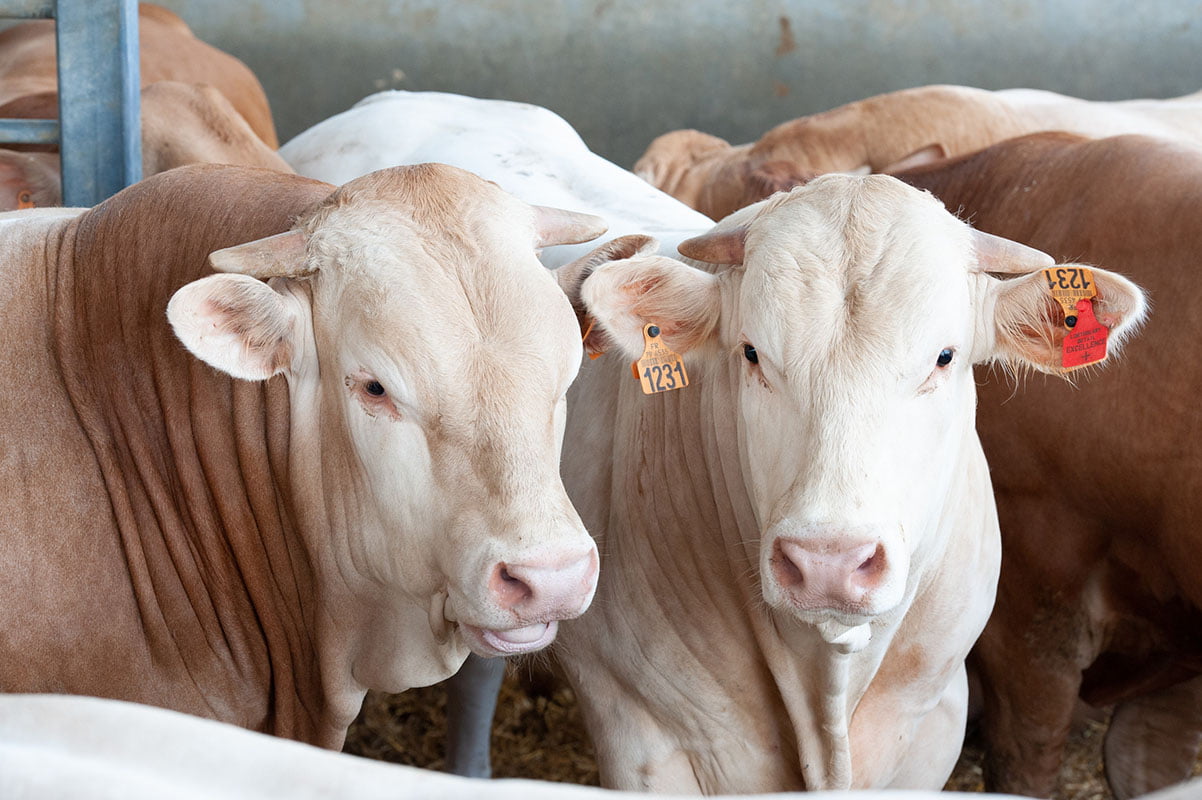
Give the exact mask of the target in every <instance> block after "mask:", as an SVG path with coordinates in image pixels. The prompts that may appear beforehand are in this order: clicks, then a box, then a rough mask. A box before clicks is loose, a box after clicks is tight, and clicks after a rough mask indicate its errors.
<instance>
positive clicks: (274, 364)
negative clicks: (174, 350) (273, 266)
mask: <svg viewBox="0 0 1202 800" xmlns="http://www.w3.org/2000/svg"><path fill="white" fill-rule="evenodd" d="M280 282H281V283H287V281H284V280H281V281H280ZM303 311H304V309H303V308H302V306H301V303H300V302H299V301H298V300H297V298H296V296H295V295H293V294H291V293H283V292H279V291H276V289H275V288H274V287H273V286H271V285H268V284H266V283H264V282H263V281H260V280H257V279H255V278H252V277H250V276H248V275H210V276H208V277H207V278H201V279H200V280H198V281H193V282H192V283H189V284H187V285H186V286H184V287H183V288H181V289H179V290H178V291H177V292H176V293H175V294H174V295H173V296H172V298H171V302H170V303H168V304H167V319H168V321H170V323H171V327H172V328H173V329H174V330H175V335H176V336H178V337H179V339H180V341H181V342H183V343H184V346H185V347H187V348H188V350H190V351H191V352H192V353H193V355H195V356H196V357H197V358H199V359H201V360H202V361H204V362H205V363H207V364H209V365H211V366H214V367H216V368H217V369H219V370H221V371H222V372H225V373H227V374H229V375H232V376H234V377H235V378H242V379H243V380H249V381H257V380H265V379H267V378H270V377H271V376H272V375H275V374H276V373H278V372H283V371H284V370H286V369H288V367H289V366H290V365H291V363H292V354H293V352H294V350H295V347H296V340H297V337H298V336H299V330H300V324H301V320H302V319H303Z"/></svg>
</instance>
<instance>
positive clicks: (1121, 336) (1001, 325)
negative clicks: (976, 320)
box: [977, 265, 1148, 375]
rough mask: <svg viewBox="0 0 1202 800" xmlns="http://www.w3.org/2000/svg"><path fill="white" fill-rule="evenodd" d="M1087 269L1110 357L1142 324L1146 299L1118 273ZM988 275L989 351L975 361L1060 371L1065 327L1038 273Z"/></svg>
mask: <svg viewBox="0 0 1202 800" xmlns="http://www.w3.org/2000/svg"><path fill="white" fill-rule="evenodd" d="M1072 266H1079V265H1072ZM1089 269H1090V271H1091V272H1092V273H1093V278H1094V284H1095V286H1096V287H1097V296H1095V297H1094V298H1093V309H1094V314H1095V316H1096V317H1097V319H1098V321H1099V322H1100V323H1102V324H1103V325H1104V326H1106V327H1107V328H1109V329H1110V330H1109V335H1108V341H1107V351H1108V354H1109V356H1115V355H1117V354H1118V353H1119V351H1120V350H1121V349H1122V347H1123V344H1124V343H1125V341H1126V340H1127V338H1128V337H1129V336H1130V335H1131V334H1132V333H1134V332H1135V331H1136V330H1138V329H1139V326H1140V324H1142V322H1143V320H1144V317H1145V316H1146V315H1147V308H1148V303H1147V299H1146V297H1145V295H1144V292H1143V290H1142V289H1140V287H1139V286H1137V285H1135V284H1134V283H1133V282H1131V281H1130V280H1128V279H1127V278H1124V277H1123V276H1122V275H1119V274H1117V273H1114V272H1110V271H1109V270H1104V269H1099V268H1097V267H1090V268H1089ZM989 280H990V290H991V291H992V292H993V293H994V295H995V298H994V303H993V315H992V317H993V318H992V320H991V322H992V324H993V330H994V341H993V352H992V353H990V354H988V356H987V358H984V359H977V360H989V359H996V360H999V361H1002V362H1004V363H1006V364H1007V365H1008V366H1010V367H1024V366H1025V367H1029V368H1031V369H1034V370H1037V371H1039V372H1046V373H1050V374H1054V375H1059V374H1063V373H1064V372H1065V370H1064V368H1063V367H1062V366H1061V360H1062V348H1063V345H1064V338H1065V336H1066V335H1067V334H1068V332H1069V329H1068V328H1066V327H1065V325H1064V310H1063V308H1062V307H1061V305H1060V304H1059V303H1058V302H1056V301H1055V300H1054V299H1053V298H1052V295H1051V294H1050V293H1049V292H1048V286H1047V280H1046V279H1045V278H1044V275H1043V272H1042V271H1040V272H1034V273H1031V274H1028V275H1023V276H1022V277H1019V278H1013V279H1011V280H998V279H996V278H990V279H989Z"/></svg>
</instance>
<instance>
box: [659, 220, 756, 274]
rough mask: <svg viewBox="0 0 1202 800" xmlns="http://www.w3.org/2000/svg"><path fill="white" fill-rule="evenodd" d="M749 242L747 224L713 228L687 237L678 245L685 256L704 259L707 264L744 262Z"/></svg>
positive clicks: (678, 248)
mask: <svg viewBox="0 0 1202 800" xmlns="http://www.w3.org/2000/svg"><path fill="white" fill-rule="evenodd" d="M746 244H747V226H746V225H740V226H738V227H737V228H729V229H727V230H723V231H719V230H712V231H710V232H709V233H703V234H701V235H700V236H694V237H693V238H692V239H685V240H684V241H683V242H681V243H680V244H678V245H677V246H676V249H677V250H679V251H680V254H681V255H682V256H684V257H685V258H692V259H695V260H697V261H704V262H705V263H707V264H742V263H743V257H744V255H745V254H744V252H743V251H744V248H745V247H746Z"/></svg>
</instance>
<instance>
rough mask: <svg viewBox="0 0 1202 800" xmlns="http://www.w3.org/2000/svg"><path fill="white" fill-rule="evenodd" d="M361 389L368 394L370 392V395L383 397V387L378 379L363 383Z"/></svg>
mask: <svg viewBox="0 0 1202 800" xmlns="http://www.w3.org/2000/svg"><path fill="white" fill-rule="evenodd" d="M363 390H364V391H365V392H367V393H368V394H370V395H371V396H372V397H383V396H384V387H383V386H382V385H381V384H380V382H379V381H368V382H367V383H365V384H364V385H363Z"/></svg>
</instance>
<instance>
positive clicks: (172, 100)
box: [0, 81, 292, 211]
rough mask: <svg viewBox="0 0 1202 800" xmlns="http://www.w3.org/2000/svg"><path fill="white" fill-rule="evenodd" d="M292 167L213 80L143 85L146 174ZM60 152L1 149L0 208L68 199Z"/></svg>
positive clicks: (11, 208) (162, 82)
mask: <svg viewBox="0 0 1202 800" xmlns="http://www.w3.org/2000/svg"><path fill="white" fill-rule="evenodd" d="M204 163H209V164H237V165H242V166H247V167H263V168H265V169H274V170H278V171H280V172H291V171H292V168H291V167H289V166H288V163H287V162H286V161H284V159H283V158H281V157H280V155H279V153H277V152H276V151H275V150H273V149H271V148H270V147H268V146H267V145H266V144H264V143H263V140H261V139H260V138H259V137H258V136H256V135H255V133H254V132H253V131H252V130H251V129H250V126H248V125H247V124H246V120H244V119H243V118H242V116H241V115H240V114H239V113H238V112H237V111H235V110H234V108H233V106H231V105H230V102H229V100H227V99H226V98H225V96H224V95H222V94H221V93H220V92H218V91H217V90H216V89H215V88H213V87H212V86H208V85H206V84H187V83H180V82H178V81H159V82H157V83H152V84H150V85H149V86H146V87H145V88H143V89H142V175H143V176H150V175H155V174H157V173H159V172H165V171H166V170H169V169H173V168H175V167H178V166H183V165H184V164H204ZM62 201H63V197H62V173H61V171H60V169H59V161H58V154H57V153H47V152H37V151H31V152H22V151H17V150H5V149H0V211H11V210H14V209H18V208H37V207H44V206H59V205H62Z"/></svg>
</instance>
